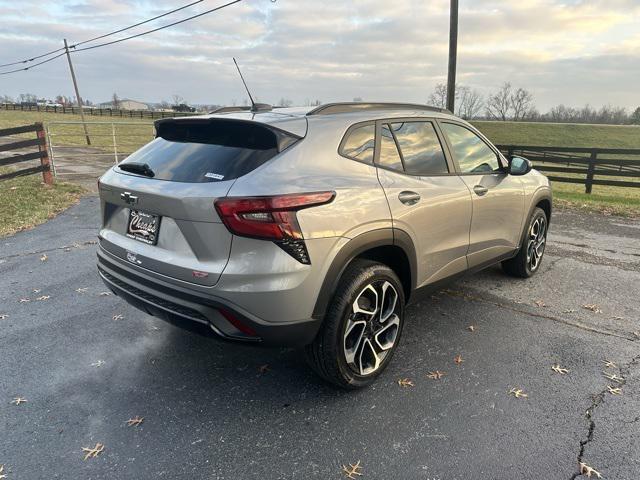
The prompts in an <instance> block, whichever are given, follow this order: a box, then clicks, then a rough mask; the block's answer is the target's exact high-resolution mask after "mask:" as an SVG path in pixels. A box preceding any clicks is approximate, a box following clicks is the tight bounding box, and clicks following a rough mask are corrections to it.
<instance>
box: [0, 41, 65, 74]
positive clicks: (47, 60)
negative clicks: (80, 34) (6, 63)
mask: <svg viewBox="0 0 640 480" xmlns="http://www.w3.org/2000/svg"><path fill="white" fill-rule="evenodd" d="M62 50H64V48H63V49H62ZM56 52H57V50H56ZM65 54H66V52H62V53H59V54H58V55H56V56H55V57H51V58H48V59H46V60H44V61H42V62H38V63H34V64H33V65H29V66H28V67H24V68H17V69H15V70H9V71H8V72H0V75H8V74H9V73H16V72H22V71H24V70H31V69H32V68H35V67H37V66H38V65H42V64H45V63H48V62H51V61H52V60H55V59H56V58H60V57H61V56H63V55H65ZM19 63H20V62H19Z"/></svg>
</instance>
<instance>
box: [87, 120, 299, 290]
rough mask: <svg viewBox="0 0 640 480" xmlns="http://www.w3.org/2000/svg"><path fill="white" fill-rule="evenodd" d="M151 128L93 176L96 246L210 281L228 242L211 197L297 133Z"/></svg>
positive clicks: (176, 125) (169, 274)
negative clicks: (151, 136)
mask: <svg viewBox="0 0 640 480" xmlns="http://www.w3.org/2000/svg"><path fill="white" fill-rule="evenodd" d="M157 129H158V133H157V138H156V139H155V140H153V141H152V142H151V143H149V144H147V145H146V146H144V147H143V148H141V149H140V150H138V151H137V152H135V153H133V154H132V155H131V156H129V157H128V158H127V159H126V160H124V161H123V162H121V163H120V164H119V165H118V166H117V167H114V168H113V169H111V170H110V171H109V172H107V173H106V174H105V175H104V176H103V177H102V178H101V179H100V183H99V190H100V199H101V206H102V229H101V231H100V245H101V247H102V248H103V249H104V250H105V251H106V252H108V253H110V254H111V255H112V256H114V257H115V258H116V259H119V260H121V261H124V262H127V263H128V264H129V265H131V266H133V267H135V268H139V269H142V270H145V271H147V272H148V273H150V274H152V275H153V274H155V275H157V276H161V277H162V278H163V279H165V280H168V281H172V282H174V283H180V282H190V283H194V284H197V285H202V286H213V285H215V284H216V282H217V281H218V279H219V277H220V275H221V273H222V271H223V270H224V268H225V266H226V264H227V261H228V258H229V252H230V249H231V240H232V235H231V234H230V233H229V231H228V230H227V228H226V227H225V226H224V224H223V223H222V222H221V220H220V218H219V216H218V214H217V212H216V210H215V208H214V202H215V200H216V199H217V198H219V197H224V196H226V195H227V193H228V192H229V189H230V188H231V186H232V185H233V183H234V181H235V180H236V179H237V178H239V177H241V176H242V175H244V174H246V173H248V172H250V171H252V170H254V169H256V168H258V167H259V166H260V165H262V164H264V163H265V162H267V161H269V160H270V159H271V158H273V157H274V156H276V155H278V154H279V153H280V152H281V151H282V150H284V149H286V148H288V147H289V146H290V145H292V144H293V143H295V141H297V140H299V137H297V136H295V135H288V134H287V133H286V132H283V131H281V130H274V129H271V128H270V127H269V126H266V125H263V124H258V123H255V122H243V121H237V120H233V121H230V120H220V119H189V120H179V121H173V120H172V121H162V122H160V123H158V124H157Z"/></svg>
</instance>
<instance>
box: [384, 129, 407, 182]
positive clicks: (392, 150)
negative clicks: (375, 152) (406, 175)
mask: <svg viewBox="0 0 640 480" xmlns="http://www.w3.org/2000/svg"><path fill="white" fill-rule="evenodd" d="M380 132H381V134H382V137H381V138H380V157H378V162H379V163H380V165H382V166H383V167H387V168H391V169H393V170H399V171H401V172H402V171H404V168H403V167H402V159H401V158H400V154H399V153H398V147H397V144H396V140H395V137H394V135H393V132H392V131H391V128H390V127H389V125H387V124H385V125H382V129H381V130H380Z"/></svg>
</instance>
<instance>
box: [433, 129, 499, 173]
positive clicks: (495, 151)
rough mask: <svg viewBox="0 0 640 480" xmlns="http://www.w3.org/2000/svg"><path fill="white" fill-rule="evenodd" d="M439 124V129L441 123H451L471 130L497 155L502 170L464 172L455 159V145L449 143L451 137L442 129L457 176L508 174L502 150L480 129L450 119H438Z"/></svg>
mask: <svg viewBox="0 0 640 480" xmlns="http://www.w3.org/2000/svg"><path fill="white" fill-rule="evenodd" d="M437 122H438V127H439V128H440V124H441V123H450V124H452V125H457V126H458V127H462V128H465V129H467V130H469V131H470V132H471V133H473V134H475V135H476V136H477V137H478V138H479V139H480V140H481V141H482V142H483V143H484V144H485V145H486V146H487V147H489V150H491V151H492V152H493V153H495V155H496V158H497V159H498V165H499V166H500V170H498V171H491V172H463V171H462V169H461V168H460V164H459V163H458V159H457V158H456V157H455V154H454V150H453V145H451V144H450V143H449V137H447V134H446V132H445V131H444V129H442V128H440V130H441V132H442V136H443V138H444V140H445V142H446V144H447V149H448V150H449V155H450V156H451V159H452V161H453V164H454V166H455V171H456V174H457V175H460V176H462V175H499V174H504V173H506V168H507V167H506V165H507V162H506V160H505V159H504V157H503V156H502V152H500V150H498V149H497V148H496V147H495V146H494V145H493V144H492V143H491V142H490V141H489V139H488V138H487V137H485V136H484V135H483V134H482V133H481V132H480V131H479V130H478V129H476V128H475V127H474V126H473V125H470V124H465V123H462V122H457V121H455V120H454V119H448V118H440V119H437Z"/></svg>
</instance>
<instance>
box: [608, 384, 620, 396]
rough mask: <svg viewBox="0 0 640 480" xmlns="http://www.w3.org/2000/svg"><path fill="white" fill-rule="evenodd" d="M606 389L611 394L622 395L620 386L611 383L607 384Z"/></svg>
mask: <svg viewBox="0 0 640 480" xmlns="http://www.w3.org/2000/svg"><path fill="white" fill-rule="evenodd" d="M607 390H609V393H610V394H611V395H622V389H621V388H620V387H613V386H611V385H607Z"/></svg>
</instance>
